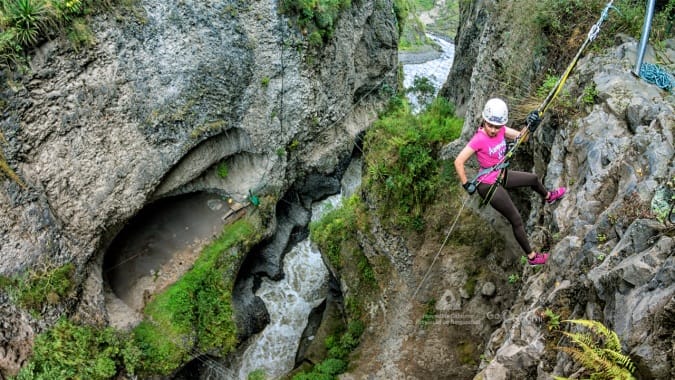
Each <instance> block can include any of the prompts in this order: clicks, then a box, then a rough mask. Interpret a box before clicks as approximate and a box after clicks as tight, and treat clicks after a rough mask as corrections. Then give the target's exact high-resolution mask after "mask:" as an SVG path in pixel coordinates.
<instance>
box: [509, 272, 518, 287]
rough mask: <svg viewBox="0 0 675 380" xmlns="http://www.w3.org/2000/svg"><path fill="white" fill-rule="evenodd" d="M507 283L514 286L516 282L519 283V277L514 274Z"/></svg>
mask: <svg viewBox="0 0 675 380" xmlns="http://www.w3.org/2000/svg"><path fill="white" fill-rule="evenodd" d="M508 281H509V284H516V283H517V282H518V281H520V276H519V275H518V274H516V273H513V274H510V275H509V279H508Z"/></svg>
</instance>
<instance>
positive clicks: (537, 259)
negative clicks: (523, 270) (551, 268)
mask: <svg viewBox="0 0 675 380" xmlns="http://www.w3.org/2000/svg"><path fill="white" fill-rule="evenodd" d="M546 260H548V253H536V254H535V255H534V258H533V259H530V258H528V259H527V262H528V264H530V265H543V264H546Z"/></svg>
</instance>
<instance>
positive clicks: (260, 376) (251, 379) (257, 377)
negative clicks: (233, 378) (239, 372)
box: [246, 369, 267, 380]
mask: <svg viewBox="0 0 675 380" xmlns="http://www.w3.org/2000/svg"><path fill="white" fill-rule="evenodd" d="M265 379H267V376H265V371H263V370H262V369H256V370H255V371H253V372H251V373H249V374H248V376H247V377H246V380H265Z"/></svg>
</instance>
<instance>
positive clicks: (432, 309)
mask: <svg viewBox="0 0 675 380" xmlns="http://www.w3.org/2000/svg"><path fill="white" fill-rule="evenodd" d="M435 321H436V300H435V299H430V300H429V301H427V302H425V304H424V315H423V316H422V320H421V321H420V327H422V328H423V329H424V328H426V327H427V326H428V325H429V324H430V323H434V322H435Z"/></svg>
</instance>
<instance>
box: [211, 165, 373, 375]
mask: <svg viewBox="0 0 675 380" xmlns="http://www.w3.org/2000/svg"><path fill="white" fill-rule="evenodd" d="M361 162H362V161H361V160H360V159H353V160H352V162H351V163H350V165H349V167H348V168H347V171H346V172H345V174H344V176H343V178H342V182H341V184H342V188H341V190H342V191H341V193H340V194H337V195H333V196H331V197H328V198H326V199H325V200H323V201H321V202H315V203H314V204H313V205H312V220H313V221H314V220H318V219H320V218H321V217H322V216H323V215H325V214H326V213H327V212H329V211H330V210H332V209H334V208H335V207H339V205H340V203H341V202H342V199H343V198H344V197H346V196H349V195H351V194H353V192H354V191H355V189H356V188H357V187H358V185H359V184H360V181H361ZM283 265H284V278H283V279H281V280H280V281H272V280H270V279H268V278H263V280H262V283H261V285H260V288H259V289H258V290H257V291H256V295H257V296H259V297H260V298H261V299H262V300H263V301H264V302H265V307H266V308H267V311H268V312H269V314H270V323H269V324H268V325H267V326H266V327H265V328H264V329H263V331H261V332H260V333H258V334H256V335H255V336H253V337H251V338H250V339H249V341H248V342H246V349H245V350H244V351H243V352H242V353H240V354H238V355H236V357H235V358H233V360H232V362H231V364H230V366H229V368H227V369H220V370H218V371H213V372H212V373H214V374H216V373H218V374H219V375H218V376H212V378H218V379H227V380H234V379H246V378H247V377H248V375H249V374H250V373H251V372H253V371H256V370H262V371H263V372H264V373H265V376H266V378H267V379H277V378H280V377H282V376H284V375H285V374H287V373H288V372H290V371H291V370H292V369H293V368H294V366H295V356H296V352H297V351H298V347H299V344H300V338H301V336H302V333H303V331H304V330H305V328H306V327H307V322H308V317H309V314H310V312H311V311H312V309H314V308H316V307H317V306H319V305H320V304H321V303H322V302H323V301H324V299H325V298H326V296H327V295H328V280H329V272H328V269H327V268H326V265H325V264H324V262H323V259H322V258H321V253H320V252H319V251H317V250H316V249H315V248H314V247H313V246H312V243H311V241H310V240H309V238H307V239H305V240H303V241H301V242H299V243H298V244H296V245H295V246H294V247H293V248H292V249H291V251H290V252H288V253H287V254H286V255H285V256H284V264H283Z"/></svg>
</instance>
